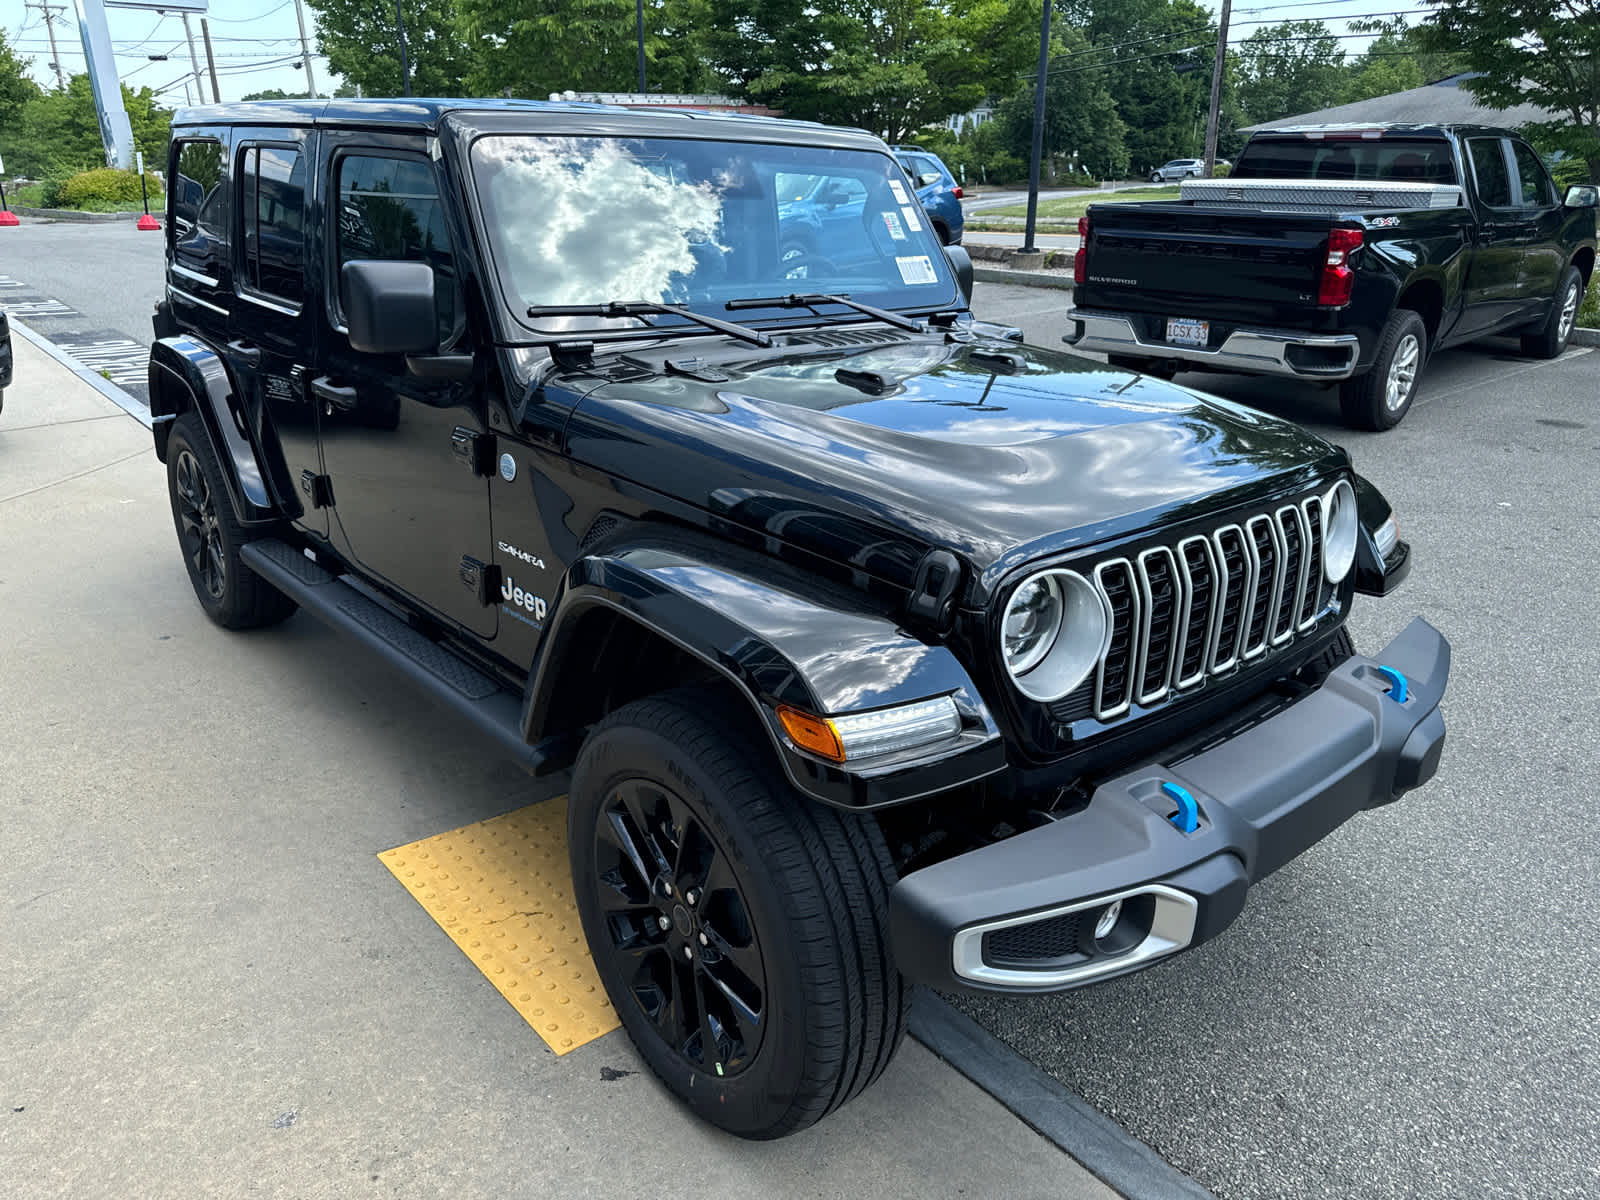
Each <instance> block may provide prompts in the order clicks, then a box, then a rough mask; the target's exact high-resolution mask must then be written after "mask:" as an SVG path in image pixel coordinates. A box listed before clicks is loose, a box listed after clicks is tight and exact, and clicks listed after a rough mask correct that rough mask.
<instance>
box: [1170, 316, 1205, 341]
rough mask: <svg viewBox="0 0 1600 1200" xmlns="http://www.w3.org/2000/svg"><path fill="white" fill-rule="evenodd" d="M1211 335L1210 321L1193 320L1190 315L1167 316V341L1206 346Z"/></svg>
mask: <svg viewBox="0 0 1600 1200" xmlns="http://www.w3.org/2000/svg"><path fill="white" fill-rule="evenodd" d="M1210 335H1211V322H1210V321H1193V320H1190V319H1189V318H1188V317H1168V318H1167V341H1169V342H1176V343H1177V344H1178V345H1180V346H1204V345H1205V344H1206V339H1207V338H1209V337H1210Z"/></svg>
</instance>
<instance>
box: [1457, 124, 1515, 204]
mask: <svg viewBox="0 0 1600 1200" xmlns="http://www.w3.org/2000/svg"><path fill="white" fill-rule="evenodd" d="M1467 155H1468V157H1470V158H1471V159H1472V176H1473V178H1474V179H1476V180H1477V181H1478V199H1479V200H1481V201H1482V202H1483V203H1485V204H1487V205H1488V206H1489V207H1490V208H1510V207H1511V205H1512V199H1511V176H1510V175H1509V174H1508V173H1507V171H1506V156H1505V151H1504V149H1503V146H1502V143H1501V141H1500V139H1499V138H1472V139H1471V140H1470V141H1468V142H1467Z"/></svg>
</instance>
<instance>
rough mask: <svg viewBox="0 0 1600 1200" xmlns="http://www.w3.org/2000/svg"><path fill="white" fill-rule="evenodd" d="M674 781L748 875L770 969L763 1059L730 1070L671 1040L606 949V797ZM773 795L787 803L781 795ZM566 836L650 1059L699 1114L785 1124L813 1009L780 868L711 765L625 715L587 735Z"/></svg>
mask: <svg viewBox="0 0 1600 1200" xmlns="http://www.w3.org/2000/svg"><path fill="white" fill-rule="evenodd" d="M630 778H644V779H650V780H653V781H655V782H656V783H657V784H659V785H660V786H662V787H666V788H670V789H671V790H672V791H673V792H674V793H675V794H676V795H677V796H678V797H680V798H681V799H682V801H683V802H684V803H685V804H686V805H687V806H688V807H689V808H690V809H691V810H692V811H693V812H694V813H695V815H696V816H697V817H699V818H700V820H701V821H702V822H704V828H705V830H706V831H707V832H708V833H710V835H711V836H712V837H713V838H714V839H715V840H716V842H717V848H718V850H719V851H721V852H722V853H723V854H724V855H725V856H726V859H727V862H728V864H729V866H730V867H731V868H732V870H733V872H734V874H735V876H736V877H737V879H738V881H739V886H740V889H741V891H742V893H743V897H744V901H745V904H746V906H747V908H748V911H749V914H750V919H751V922H752V924H753V926H754V928H755V931H756V939H757V941H758V943H759V945H760V947H761V957H762V965H763V967H764V968H765V971H766V976H767V980H766V1006H767V1007H766V1017H765V1023H766V1029H765V1031H764V1032H763V1035H762V1043H761V1048H760V1049H759V1050H758V1051H757V1053H756V1056H755V1059H754V1061H752V1062H751V1063H750V1065H749V1066H748V1067H746V1068H745V1069H744V1070H743V1071H741V1072H740V1073H739V1074H738V1075H735V1076H733V1077H731V1078H723V1077H721V1076H718V1075H715V1074H711V1073H708V1072H705V1071H700V1070H697V1069H696V1068H695V1067H694V1066H692V1065H691V1064H690V1063H689V1062H688V1061H686V1060H685V1059H684V1058H682V1057H681V1056H680V1055H678V1054H677V1053H676V1052H675V1051H674V1050H672V1049H670V1048H669V1047H668V1046H667V1045H666V1044H665V1043H664V1042H663V1041H662V1039H661V1037H660V1035H659V1034H657V1032H656V1030H655V1028H654V1026H653V1025H652V1024H651V1022H650V1020H649V1019H648V1018H647V1017H646V1016H645V1014H644V1013H643V1011H642V1010H640V1008H639V1006H638V1004H637V1003H636V1002H635V1001H634V999H633V997H632V994H631V993H630V992H629V990H628V987H627V982H626V980H624V979H623V978H622V975H621V972H620V971H619V970H618V969H617V966H616V964H615V962H614V961H613V960H612V959H611V958H610V957H609V956H608V955H606V954H605V953H603V952H601V951H599V950H598V949H597V948H598V947H601V946H603V945H605V944H606V939H607V938H608V937H609V934H608V933H607V931H606V928H605V923H604V919H603V917H602V916H601V913H600V909H599V905H598V902H597V900H596V893H597V890H598V887H599V880H598V877H597V871H596V868H595V860H594V838H595V834H594V829H595V822H596V819H597V818H598V815H599V813H600V810H601V808H602V805H603V803H604V801H605V798H606V797H607V796H609V795H610V793H611V790H612V788H613V787H614V786H615V785H616V784H617V783H620V782H621V781H622V780H624V779H630ZM773 802H774V803H782V802H783V801H782V800H780V799H776V798H774V800H773ZM567 831H568V832H567V844H568V852H569V857H570V859H571V864H572V881H573V892H574V896H575V898H576V900H577V905H578V913H579V916H580V918H581V920H582V923H583V930H584V935H585V936H586V937H587V938H588V941H589V946H590V949H591V952H592V953H593V954H594V960H595V965H596V968H597V970H598V972H599V975H600V978H601V981H602V982H603V983H604V985H605V988H606V993H607V995H609V996H610V998H611V1003H612V1006H613V1007H614V1008H615V1010H616V1013H617V1016H618V1017H619V1019H620V1020H621V1021H622V1023H623V1026H624V1027H625V1028H626V1029H627V1031H628V1034H629V1036H630V1037H632V1039H633V1043H634V1045H635V1046H636V1047H637V1048H638V1050H639V1052H640V1054H641V1055H643V1056H644V1058H645V1059H646V1061H647V1062H648V1063H649V1065H650V1067H651V1068H652V1069H653V1070H654V1071H655V1072H656V1074H657V1075H659V1076H660V1077H661V1078H662V1079H663V1080H664V1081H666V1082H667V1083H668V1085H669V1086H670V1087H672V1089H673V1090H674V1091H675V1092H676V1093H677V1094H678V1095H679V1097H680V1098H682V1099H683V1100H684V1101H685V1102H686V1103H687V1104H688V1105H689V1106H690V1107H691V1108H693V1109H694V1110H695V1111H696V1112H697V1113H698V1114H699V1115H700V1116H702V1117H704V1118H705V1119H707V1120H709V1121H711V1122H712V1123H713V1124H715V1125H718V1126H720V1127H722V1128H724V1129H727V1130H729V1131H730V1132H733V1133H741V1132H743V1133H746V1134H753V1135H755V1136H760V1135H761V1134H762V1132H763V1131H764V1130H766V1129H767V1128H770V1127H771V1126H773V1125H775V1124H777V1123H778V1121H779V1120H780V1119H781V1117H782V1115H783V1112H784V1107H783V1106H784V1104H785V1098H786V1097H788V1096H790V1095H792V1094H793V1093H794V1092H795V1091H796V1090H797V1089H798V1086H799V1084H800V1081H801V1079H802V1078H803V1077H804V1075H805V1071H806V1059H807V1049H806V1048H807V1043H808V1036H807V1029H806V1022H807V1019H808V1017H810V1016H811V1015H812V1014H809V1013H808V1012H807V1011H806V1006H805V1003H804V992H805V988H804V980H803V979H802V977H801V969H800V964H799V961H798V958H797V957H796V955H794V954H793V953H792V952H790V951H789V945H788V943H789V928H788V925H789V922H788V918H787V916H786V912H785V907H786V906H785V903H784V899H785V898H784V896H783V894H782V890H781V888H780V886H779V883H780V876H779V875H778V873H777V872H775V871H774V870H772V869H771V868H770V867H769V866H768V865H767V864H765V863H763V862H762V861H760V859H758V858H757V857H756V856H755V853H754V847H755V838H754V835H753V834H752V832H751V831H750V830H748V829H747V828H745V827H744V822H743V821H742V819H741V817H740V814H739V812H738V811H737V810H736V809H734V808H733V807H732V806H730V805H728V804H726V803H720V802H719V800H718V784H717V783H716V781H715V780H714V779H713V777H712V775H711V773H710V772H709V771H708V770H707V769H706V768H705V767H704V766H703V765H702V764H700V763H699V762H697V761H696V760H695V759H694V758H693V757H692V756H690V755H688V754H686V753H684V752H683V751H682V750H680V749H679V748H678V747H677V746H675V745H673V744H672V743H671V742H670V741H668V740H667V739H666V738H664V737H663V736H661V735H660V734H659V733H656V732H655V731H653V730H650V729H647V728H643V727H640V726H636V725H628V724H618V725H614V726H611V727H609V728H604V729H601V730H599V731H597V732H596V733H595V734H594V735H593V736H591V737H590V738H589V740H588V741H587V742H585V743H584V747H583V750H582V752H581V753H580V755H579V757H578V762H577V764H576V767H575V769H574V771H573V776H572V787H571V791H570V793H569V795H568V801H567Z"/></svg>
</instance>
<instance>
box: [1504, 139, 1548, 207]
mask: <svg viewBox="0 0 1600 1200" xmlns="http://www.w3.org/2000/svg"><path fill="white" fill-rule="evenodd" d="M1511 150H1512V153H1513V154H1515V155H1516V159H1517V181H1518V184H1519V185H1520V187H1521V189H1522V206H1523V207H1524V208H1549V207H1550V206H1551V205H1553V204H1554V203H1555V202H1556V194H1555V187H1554V185H1553V184H1551V182H1550V175H1549V173H1548V172H1546V171H1545V169H1544V163H1542V162H1540V161H1539V156H1538V155H1537V154H1535V153H1534V152H1533V148H1532V147H1531V146H1529V145H1527V144H1526V143H1525V142H1512V143H1511Z"/></svg>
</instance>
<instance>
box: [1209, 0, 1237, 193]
mask: <svg viewBox="0 0 1600 1200" xmlns="http://www.w3.org/2000/svg"><path fill="white" fill-rule="evenodd" d="M1232 11H1233V0H1222V12H1221V13H1220V14H1219V15H1218V17H1217V57H1216V61H1215V62H1213V63H1212V64H1211V109H1210V111H1209V112H1208V113H1207V114H1206V178H1207V179H1210V178H1211V172H1212V170H1213V169H1215V167H1216V163H1217V118H1218V116H1219V111H1220V109H1221V106H1222V67H1223V64H1224V63H1225V62H1226V61H1227V58H1228V15H1229V13H1231V12H1232Z"/></svg>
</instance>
